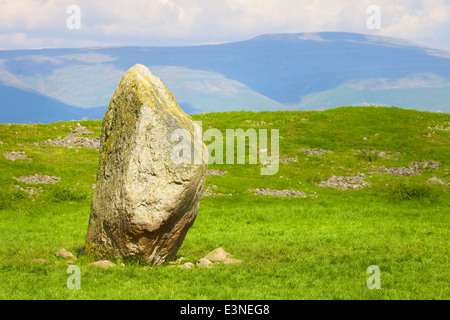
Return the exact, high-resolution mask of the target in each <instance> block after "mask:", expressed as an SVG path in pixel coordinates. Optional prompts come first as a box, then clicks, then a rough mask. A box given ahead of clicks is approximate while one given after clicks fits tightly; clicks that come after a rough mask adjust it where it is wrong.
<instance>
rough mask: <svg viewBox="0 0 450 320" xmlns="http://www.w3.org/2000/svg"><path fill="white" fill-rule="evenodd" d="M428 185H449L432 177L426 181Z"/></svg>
mask: <svg viewBox="0 0 450 320" xmlns="http://www.w3.org/2000/svg"><path fill="white" fill-rule="evenodd" d="M427 182H428V183H435V184H442V185H450V183H447V181H445V180H441V179H439V178H436V177H433V178H430V179H428V180H427Z"/></svg>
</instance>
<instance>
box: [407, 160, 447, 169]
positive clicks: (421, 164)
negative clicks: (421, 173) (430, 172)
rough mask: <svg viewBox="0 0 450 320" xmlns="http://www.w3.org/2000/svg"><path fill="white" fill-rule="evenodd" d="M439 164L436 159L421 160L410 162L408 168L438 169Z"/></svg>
mask: <svg viewBox="0 0 450 320" xmlns="http://www.w3.org/2000/svg"><path fill="white" fill-rule="evenodd" d="M439 165H440V162H437V161H423V162H412V163H410V164H409V167H410V168H416V169H426V168H430V169H438V168H439Z"/></svg>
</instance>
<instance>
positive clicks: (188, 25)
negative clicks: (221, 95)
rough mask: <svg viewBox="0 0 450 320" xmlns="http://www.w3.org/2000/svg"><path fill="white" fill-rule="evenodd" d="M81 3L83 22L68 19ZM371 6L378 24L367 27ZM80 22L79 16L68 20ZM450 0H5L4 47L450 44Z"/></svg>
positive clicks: (0, 11)
mask: <svg viewBox="0 0 450 320" xmlns="http://www.w3.org/2000/svg"><path fill="white" fill-rule="evenodd" d="M70 6H77V7H78V8H79V9H80V15H79V22H80V25H79V26H80V28H79V29H69V28H68V27H67V21H68V20H69V19H72V18H74V16H73V11H71V13H67V8H68V7H70ZM370 6H378V7H379V8H380V15H379V17H380V29H369V28H368V27H367V20H368V19H369V18H370V16H371V15H372V13H371V12H370V13H368V12H367V9H368V8H369V7H370ZM70 21H74V20H70ZM449 30H450V0H427V1H423V0H421V1H418V0H417V1H416V0H394V1H387V0H386V1H376V0H348V1H335V0H127V1H123V0H121V1H119V0H94V1H82V0H78V1H77V0H52V1H42V0H0V49H35V48H62V47H91V46H124V45H138V46H155V45H156V46H166V45H194V44H208V43H220V42H230V41H239V40H246V39H249V38H252V37H255V36H257V35H260V34H265V33H285V32H288V33H289V32H295V33H297V32H320V31H344V32H356V33H366V34H375V35H381V36H390V37H395V38H401V39H406V40H409V41H412V42H415V43H418V44H422V45H425V46H430V47H435V48H439V49H445V50H450V32H449Z"/></svg>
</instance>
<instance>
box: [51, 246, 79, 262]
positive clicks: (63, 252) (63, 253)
mask: <svg viewBox="0 0 450 320" xmlns="http://www.w3.org/2000/svg"><path fill="white" fill-rule="evenodd" d="M55 256H57V257H61V258H63V259H76V258H75V257H74V256H73V254H72V252H70V251H67V250H66V249H64V248H62V249H60V250H58V251H56V252H55Z"/></svg>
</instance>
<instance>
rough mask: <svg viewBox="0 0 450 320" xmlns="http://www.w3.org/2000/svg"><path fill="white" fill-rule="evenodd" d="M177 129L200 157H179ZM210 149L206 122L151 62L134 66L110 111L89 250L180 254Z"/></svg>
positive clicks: (146, 258)
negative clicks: (189, 110)
mask: <svg viewBox="0 0 450 320" xmlns="http://www.w3.org/2000/svg"><path fill="white" fill-rule="evenodd" d="M177 130H178V131H179V130H183V131H184V132H186V137H187V138H185V139H187V140H188V141H187V142H189V143H191V144H190V145H191V146H192V148H191V149H190V151H191V153H192V157H191V158H192V159H194V158H195V159H200V161H197V163H195V162H194V160H193V161H191V162H189V163H187V162H185V163H183V162H182V163H179V161H178V162H177V161H173V152H174V150H177V147H179V143H180V142H179V141H181V138H180V140H179V141H177V140H176V139H174V138H173V137H174V132H175V131H177ZM198 132H200V134H198ZM196 133H197V134H196ZM175 136H177V135H175ZM185 142H186V141H185ZM195 146H197V147H195ZM206 150H207V149H206V146H205V145H204V144H203V142H202V134H201V128H200V126H199V125H198V124H197V123H195V122H194V120H193V119H192V118H191V117H190V116H189V115H187V114H185V113H184V112H183V111H182V110H181V109H180V107H179V106H178V105H177V103H176V101H175V98H174V97H173V95H172V93H171V92H170V91H169V90H168V89H167V88H166V87H165V85H164V84H163V82H162V81H161V80H160V79H159V78H158V77H156V76H154V75H153V74H151V73H150V71H149V70H148V69H147V68H146V67H145V66H143V65H139V64H137V65H135V66H133V67H132V68H131V69H129V70H128V71H127V72H126V73H125V74H124V76H123V77H122V80H121V81H120V84H119V86H118V87H117V89H116V91H115V93H114V95H113V97H112V99H111V102H110V105H109V108H108V110H107V111H106V114H105V117H104V118H103V124H102V133H101V141H100V156H99V164H98V172H97V184H96V189H95V192H94V195H93V198H92V205H91V216H90V219H89V228H88V233H87V236H86V247H85V252H86V253H87V254H90V255H91V256H93V257H95V258H97V259H110V260H114V259H116V260H139V261H143V262H146V263H150V264H153V265H155V264H161V263H162V262H164V260H165V259H166V258H167V257H168V256H175V255H176V253H177V251H178V249H179V248H180V246H181V244H182V242H183V240H184V238H185V236H186V233H187V231H188V229H189V228H190V227H191V225H192V224H193V222H194V220H195V218H196V216H197V212H198V210H199V205H200V199H201V197H202V193H203V187H204V183H205V178H206V170H207V162H208V153H207V152H206Z"/></svg>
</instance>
